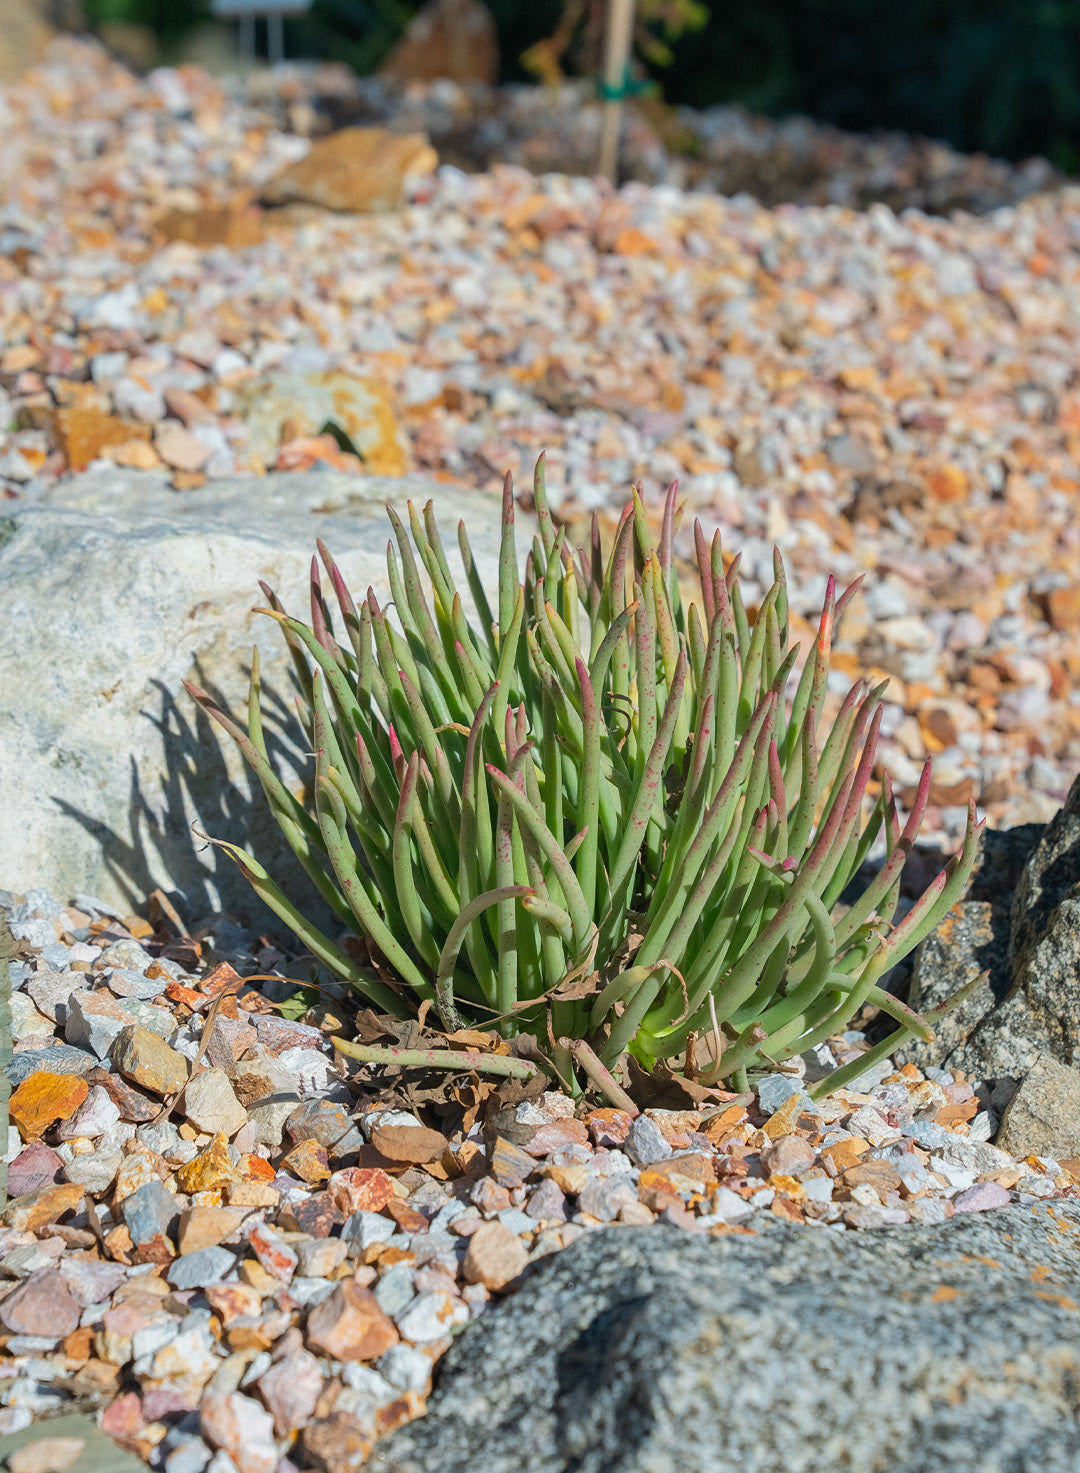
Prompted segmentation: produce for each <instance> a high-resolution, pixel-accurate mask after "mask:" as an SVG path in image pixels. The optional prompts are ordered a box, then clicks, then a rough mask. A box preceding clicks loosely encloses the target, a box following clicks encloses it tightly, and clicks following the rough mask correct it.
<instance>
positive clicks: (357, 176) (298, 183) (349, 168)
mask: <svg viewBox="0 0 1080 1473" xmlns="http://www.w3.org/2000/svg"><path fill="white" fill-rule="evenodd" d="M438 162H439V158H438V155H437V154H436V152H435V150H434V149H433V148H432V147H431V145H430V143H428V141H427V139H426V138H424V137H423V136H422V135H420V134H416V133H405V134H402V133H389V132H387V130H386V129H385V128H340V129H339V130H338V131H337V132H336V133H331V134H330V135H329V136H328V137H326V138H320V139H318V140H316V142H314V143H313V144H312V145H311V148H310V150H309V151H308V153H307V154H305V156H304V157H303V158H302V159H300V160H299V161H298V162H297V163H295V164H290V165H289V166H288V167H287V168H285V169H283V170H282V171H281V173H280V174H277V175H276V176H275V177H274V178H273V179H271V180H270V181H269V182H268V183H267V184H266V185H264V187H263V190H262V196H261V197H262V201H263V203H264V204H272V205H284V204H292V203H303V204H311V205H319V206H320V207H321V208H322V209H325V210H347V211H350V212H353V211H368V210H395V209H397V208H398V207H399V206H400V205H401V204H402V203H403V201H404V198H405V181H406V179H407V178H409V177H410V176H411V175H418V174H430V173H432V172H433V171H434V169H435V168H436V167H437V166H438Z"/></svg>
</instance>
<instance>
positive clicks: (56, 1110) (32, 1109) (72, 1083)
mask: <svg viewBox="0 0 1080 1473" xmlns="http://www.w3.org/2000/svg"><path fill="white" fill-rule="evenodd" d="M89 1093H90V1089H89V1086H88V1085H87V1083H86V1080H85V1079H80V1078H79V1076H78V1075H77V1074H51V1073H49V1071H48V1070H46V1069H38V1070H36V1071H35V1072H34V1073H33V1074H28V1075H27V1077H26V1078H25V1079H24V1080H23V1082H22V1084H20V1085H19V1087H18V1089H17V1090H16V1091H15V1093H14V1094H13V1095H12V1096H11V1102H10V1104H9V1106H8V1110H9V1114H10V1118H11V1119H12V1120H13V1121H14V1122H15V1124H16V1125H17V1126H18V1127H19V1134H20V1135H21V1136H22V1138H23V1140H24V1141H33V1140H37V1139H38V1137H39V1136H43V1135H44V1134H45V1132H46V1131H47V1130H48V1128H49V1126H50V1125H55V1124H56V1123H57V1121H58V1120H70V1119H71V1117H72V1115H74V1113H75V1111H76V1110H77V1109H78V1108H79V1106H80V1105H81V1104H82V1102H83V1101H84V1100H85V1099H86V1096H87V1095H88V1094H89Z"/></svg>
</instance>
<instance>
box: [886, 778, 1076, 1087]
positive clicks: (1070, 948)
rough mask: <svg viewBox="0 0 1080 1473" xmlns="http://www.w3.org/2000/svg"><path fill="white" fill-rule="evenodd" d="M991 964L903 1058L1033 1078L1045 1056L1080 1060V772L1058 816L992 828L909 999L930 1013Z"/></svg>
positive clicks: (919, 966) (921, 960)
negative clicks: (933, 1032)
mask: <svg viewBox="0 0 1080 1473" xmlns="http://www.w3.org/2000/svg"><path fill="white" fill-rule="evenodd" d="M983 970H988V971H989V977H988V978H987V979H986V980H985V981H984V982H982V983H980V984H979V986H978V987H976V988H975V990H974V991H973V992H972V993H971V994H970V995H969V996H968V997H967V998H966V999H965V1000H964V1002H963V1003H962V1004H961V1005H960V1006H959V1007H958V1008H957V1009H956V1010H955V1011H953V1012H951V1013H948V1014H947V1015H946V1016H945V1017H944V1018H943V1019H942V1021H941V1023H940V1024H939V1025H938V1028H937V1037H936V1038H935V1039H934V1041H933V1042H932V1043H913V1044H910V1045H909V1046H908V1047H907V1048H905V1049H904V1050H903V1051H902V1052H901V1053H900V1054H899V1055H898V1059H899V1060H900V1061H903V1062H906V1061H908V1060H910V1061H911V1062H913V1063H916V1064H918V1065H919V1066H920V1067H925V1066H926V1065H927V1064H938V1065H945V1066H947V1067H951V1068H958V1069H963V1070H965V1071H966V1072H967V1073H968V1075H969V1076H973V1077H978V1078H982V1079H1000V1078H1003V1077H1012V1078H1014V1079H1021V1078H1023V1077H1024V1075H1025V1074H1027V1072H1028V1071H1029V1070H1030V1069H1031V1068H1032V1067H1033V1066H1034V1065H1035V1064H1036V1062H1037V1061H1038V1060H1039V1059H1041V1058H1044V1057H1050V1058H1054V1059H1057V1060H1058V1061H1060V1062H1061V1063H1064V1064H1072V1063H1075V1062H1077V1061H1078V1060H1080V779H1078V780H1077V782H1075V783H1074V784H1073V786H1072V789H1071V791H1070V792H1069V795H1068V797H1067V799H1066V801H1065V805H1064V807H1063V808H1062V809H1061V810H1060V812H1059V813H1058V814H1057V815H1056V816H1055V817H1054V819H1053V820H1052V821H1051V822H1050V823H1049V824H1046V825H1045V826H1043V825H1038V824H1025V825H1023V827H1021V828H1016V829H1008V830H1004V831H1002V832H1000V833H994V832H989V833H987V834H986V835H984V840H983V854H982V856H981V858H980V863H979V868H978V870H977V871H976V873H975V876H974V877H973V879H972V884H971V886H970V887H969V889H968V893H967V895H966V896H965V898H964V900H963V901H962V902H961V903H960V904H959V905H957V906H954V908H953V910H952V911H951V912H950V913H949V915H948V916H947V917H946V918H945V920H944V921H943V922H942V924H941V925H940V926H939V927H938V929H937V931H936V932H935V933H934V934H933V935H932V936H930V937H928V938H927V940H926V941H925V942H924V943H923V945H922V946H921V947H920V948H919V950H918V951H917V953H916V955H915V963H914V969H913V974H912V985H911V993H910V997H909V1001H910V1003H911V1005H912V1007H914V1008H916V1009H917V1010H919V1011H920V1012H922V1011H925V1010H926V1009H929V1008H932V1007H934V1006H936V1005H937V1004H938V1003H940V1002H942V1001H944V999H945V998H946V997H948V996H949V995H950V994H951V993H953V992H955V991H956V990H957V988H959V987H961V986H962V985H963V984H964V982H965V981H966V980H967V979H968V978H970V977H972V976H973V975H975V974H976V973H978V972H981V971H983Z"/></svg>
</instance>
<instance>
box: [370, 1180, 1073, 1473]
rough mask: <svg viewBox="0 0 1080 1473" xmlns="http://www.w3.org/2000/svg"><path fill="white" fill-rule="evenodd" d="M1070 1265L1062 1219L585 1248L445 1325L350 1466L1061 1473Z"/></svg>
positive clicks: (592, 1240)
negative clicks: (425, 1376) (434, 1350)
mask: <svg viewBox="0 0 1080 1473" xmlns="http://www.w3.org/2000/svg"><path fill="white" fill-rule="evenodd" d="M1078 1246H1080V1204H1074V1203H1071V1202H1070V1203H1065V1202H1055V1203H1054V1209H1053V1215H1051V1212H1050V1211H1049V1210H1048V1209H1046V1208H1042V1207H1040V1208H1036V1209H1031V1208H1021V1207H1012V1208H1006V1209H1004V1210H1002V1211H1000V1212H994V1213H985V1214H984V1213H979V1212H974V1213H970V1214H967V1215H965V1216H963V1217H960V1218H956V1219H954V1220H952V1221H950V1222H947V1223H945V1224H943V1225H942V1226H940V1227H937V1228H923V1227H910V1226H906V1227H903V1228H896V1229H892V1228H883V1229H881V1230H880V1231H879V1232H877V1233H873V1234H870V1233H865V1234H863V1233H851V1234H844V1235H838V1234H834V1233H830V1232H818V1233H811V1232H808V1231H807V1230H806V1229H805V1228H800V1227H795V1226H792V1225H790V1224H787V1223H779V1222H777V1223H775V1224H773V1225H770V1226H768V1227H766V1228H765V1230H764V1231H763V1232H761V1233H759V1234H758V1235H756V1236H753V1237H748V1236H730V1237H723V1238H720V1239H719V1240H709V1239H706V1238H695V1237H691V1236H688V1235H686V1234H683V1233H679V1232H678V1231H676V1230H674V1229H670V1230H669V1229H666V1228H663V1227H658V1228H648V1229H637V1228H620V1229H617V1230H612V1231H599V1232H596V1233H590V1234H588V1235H587V1236H586V1237H584V1238H583V1239H580V1240H579V1241H578V1242H576V1243H574V1244H573V1245H571V1246H570V1247H569V1248H567V1249H566V1250H565V1251H564V1252H562V1253H559V1254H557V1255H555V1256H554V1257H551V1258H545V1259H542V1260H540V1261H538V1262H537V1263H536V1264H535V1265H534V1266H533V1267H532V1268H531V1269H530V1270H529V1272H528V1273H527V1274H526V1275H525V1277H524V1280H523V1284H522V1287H521V1288H520V1289H519V1290H518V1291H517V1292H516V1293H515V1294H513V1295H512V1296H511V1297H510V1298H509V1299H508V1300H506V1301H505V1302H504V1303H503V1304H502V1305H499V1306H496V1307H495V1308H493V1309H490V1310H488V1311H487V1312H486V1313H485V1314H484V1315H483V1317H482V1318H481V1319H480V1320H479V1321H478V1322H477V1323H475V1324H471V1325H469V1326H467V1327H466V1328H465V1330H464V1331H463V1332H462V1333H461V1335H460V1336H459V1337H458V1338H457V1339H456V1340H455V1342H454V1343H453V1345H452V1346H451V1348H450V1350H449V1351H448V1353H447V1355H446V1358H445V1360H444V1361H443V1363H442V1366H441V1369H440V1375H439V1384H438V1387H437V1389H436V1391H435V1394H434V1396H433V1398H432V1400H431V1401H430V1403H429V1410H428V1414H427V1416H426V1417H425V1418H423V1419H421V1420H420V1421H417V1422H414V1423H413V1424H411V1425H410V1426H408V1427H406V1428H403V1429H402V1430H401V1431H399V1432H397V1433H395V1434H394V1435H393V1436H391V1437H390V1438H389V1439H387V1440H386V1441H385V1442H382V1443H380V1444H379V1445H378V1446H377V1448H376V1449H375V1452H374V1454H373V1457H372V1460H371V1461H372V1465H373V1467H375V1468H377V1469H378V1470H379V1473H467V1470H470V1469H474V1468H476V1467H477V1466H480V1465H481V1463H482V1465H483V1468H484V1473H517V1470H518V1469H519V1468H520V1466H521V1463H520V1459H521V1448H522V1447H528V1449H529V1468H530V1473H571V1470H572V1473H615V1470H617V1473H646V1470H650V1473H651V1470H654V1469H658V1468H679V1469H693V1470H694V1473H730V1470H731V1469H732V1468H750V1467H753V1468H754V1469H755V1470H757V1473H811V1470H814V1469H819V1468H822V1467H833V1466H839V1465H843V1466H844V1467H845V1468H849V1469H851V1470H852V1473H872V1470H876V1469H884V1468H888V1469H889V1473H920V1470H922V1469H925V1468H927V1467H929V1466H931V1465H933V1466H940V1467H948V1468H949V1469H950V1470H952V1473H990V1470H993V1473H1006V1470H1009V1473H1072V1470H1074V1469H1075V1466H1076V1448H1075V1434H1074V1432H1073V1430H1072V1429H1073V1427H1074V1425H1075V1418H1076V1414H1077V1409H1078V1407H1080V1393H1078V1391H1077V1386H1078V1384H1080V1383H1078V1381H1077V1374H1078V1371H1080V1348H1078V1340H1077V1335H1076V1317H1077V1310H1076V1303H1077V1300H1078V1298H1080V1270H1078V1268H1077V1262H1078V1260H1077V1251H1076V1250H1077V1247H1078ZM1036 1266H1041V1267H1040V1271H1039V1275H1038V1280H1039V1281H1038V1282H1035V1280H1034V1278H1033V1270H1034V1269H1035V1268H1036ZM493 1365H496V1366H498V1368H499V1374H498V1375H497V1376H492V1374H491V1367H492V1366H493ZM871 1387H872V1388H873V1390H872V1395H873V1416H872V1417H870V1416H868V1415H867V1395H868V1393H869V1392H870V1388H871Z"/></svg>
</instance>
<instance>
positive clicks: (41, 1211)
mask: <svg viewBox="0 0 1080 1473" xmlns="http://www.w3.org/2000/svg"><path fill="white" fill-rule="evenodd" d="M82 1198H83V1189H82V1187H80V1186H77V1185H76V1184H75V1183H74V1182H66V1181H65V1182H58V1183H57V1184H56V1186H52V1187H42V1188H41V1190H40V1191H38V1192H27V1194H26V1196H25V1197H16V1198H15V1200H14V1202H9V1203H8V1206H7V1211H6V1212H5V1213H4V1215H3V1217H2V1218H0V1222H3V1224H4V1226H5V1227H9V1228H17V1229H18V1231H19V1232H22V1233H36V1232H37V1230H38V1228H42V1227H45V1226H47V1224H49V1223H50V1222H57V1221H59V1219H60V1218H61V1217H63V1216H64V1214H65V1213H67V1212H74V1211H75V1209H76V1207H78V1205H79V1203H80V1202H81V1201H82ZM125 1231H126V1229H125Z"/></svg>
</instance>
